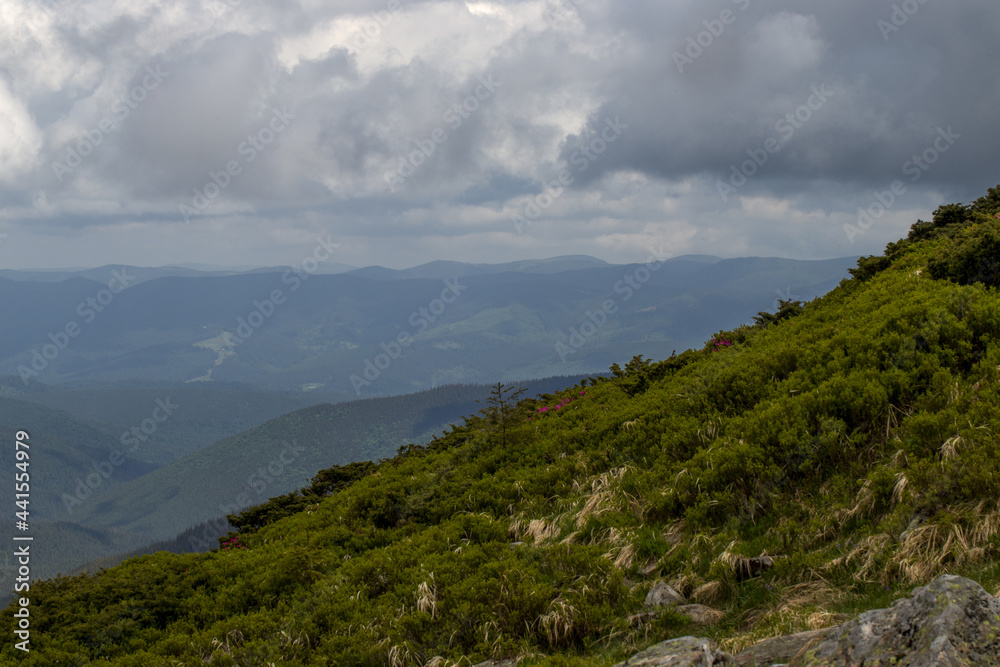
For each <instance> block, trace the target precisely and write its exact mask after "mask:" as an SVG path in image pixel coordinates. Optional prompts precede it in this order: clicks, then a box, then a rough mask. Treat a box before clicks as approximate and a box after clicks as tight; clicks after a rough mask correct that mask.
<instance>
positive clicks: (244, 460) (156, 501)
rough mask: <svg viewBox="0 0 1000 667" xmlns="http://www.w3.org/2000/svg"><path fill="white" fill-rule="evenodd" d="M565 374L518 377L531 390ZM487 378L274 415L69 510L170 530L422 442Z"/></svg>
mask: <svg viewBox="0 0 1000 667" xmlns="http://www.w3.org/2000/svg"><path fill="white" fill-rule="evenodd" d="M568 381H570V380H568V379H563V378H558V379H557V378H551V379H547V380H544V381H534V382H527V383H525V384H524V386H525V387H527V388H528V389H529V393H532V394H534V393H538V392H543V391H551V390H553V389H554V388H555V387H557V386H562V385H563V384H564V383H565V382H568ZM488 394H489V388H488V387H485V386H448V387H440V388H438V389H435V390H429V391H424V392H420V393H417V394H411V395H406V396H394V397H388V398H379V399H366V400H361V401H352V402H349V403H340V404H337V405H329V404H322V405H316V406H313V407H309V408H305V409H302V410H297V411H295V412H292V413H290V414H287V415H282V416H281V417H278V418H275V419H272V420H270V421H268V422H266V423H264V424H262V425H261V426H258V427H256V428H253V429H250V430H248V431H245V432H243V433H240V434H238V435H235V436H232V437H230V438H226V439H224V440H222V441H220V442H217V443H215V444H213V445H211V446H209V447H206V448H203V449H201V450H200V451H198V452H195V453H193V454H191V455H188V456H186V457H184V458H182V459H180V460H178V461H175V462H174V463H171V464H169V465H165V466H163V467H161V468H159V469H157V470H156V471H153V472H152V473H150V474H148V475H146V476H145V477H143V478H142V479H137V480H135V482H134V483H133V484H131V485H128V487H127V488H125V487H122V488H120V489H114V490H111V491H108V492H107V493H102V494H100V495H99V496H95V498H94V499H93V500H92V501H90V502H88V503H87V504H85V506H83V507H81V508H79V509H78V510H77V511H76V512H74V515H73V520H74V521H77V522H79V523H80V524H82V525H85V526H91V527H109V528H115V529H119V530H124V531H128V532H134V533H142V534H144V535H146V536H148V538H149V539H148V541H150V542H152V541H156V540H162V539H166V538H170V537H173V536H174V535H176V534H177V533H179V532H180V531H182V530H184V529H185V528H188V527H189V526H193V525H195V524H197V523H199V522H202V521H205V520H207V519H211V518H214V517H216V516H219V515H222V514H226V513H229V512H233V511H235V508H237V507H246V506H248V505H250V504H257V503H260V502H263V501H264V500H267V499H268V498H270V497H272V496H277V495H280V494H282V493H287V492H288V491H291V490H294V489H297V488H299V487H301V486H302V485H303V484H305V482H306V481H307V480H308V479H309V478H310V477H311V476H312V475H313V474H314V473H315V471H316V470H319V469H320V468H325V467H329V466H330V465H334V464H343V463H349V462H351V461H362V460H374V459H378V458H382V457H386V456H390V455H392V454H393V453H395V451H396V450H397V449H398V448H399V447H402V446H404V445H407V444H410V443H413V442H417V443H420V442H423V441H425V440H428V439H430V437H431V436H432V435H433V434H435V433H440V432H441V431H442V429H444V428H446V427H447V426H448V425H449V424H451V423H453V422H456V421H459V420H460V419H461V417H462V416H463V415H468V414H472V413H474V412H475V411H476V410H478V409H479V408H480V407H481V406H480V404H478V403H477V402H476V401H477V400H482V399H484V398H485V397H486V396H487V395H488Z"/></svg>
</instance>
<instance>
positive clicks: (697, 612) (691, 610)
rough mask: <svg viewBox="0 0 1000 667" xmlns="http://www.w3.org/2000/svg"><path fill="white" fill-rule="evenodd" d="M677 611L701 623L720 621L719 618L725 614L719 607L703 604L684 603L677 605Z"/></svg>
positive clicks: (709, 623)
mask: <svg viewBox="0 0 1000 667" xmlns="http://www.w3.org/2000/svg"><path fill="white" fill-rule="evenodd" d="M677 613H678V614H684V615H685V616H687V617H688V618H690V619H691V620H692V621H694V622H695V623H698V624H699V625H711V624H712V623H718V622H719V620H720V619H721V618H722V617H723V616H725V614H723V613H722V612H721V611H719V610H718V609H712V608H711V607H706V606H705V605H703V604H682V605H681V606H679V607H677Z"/></svg>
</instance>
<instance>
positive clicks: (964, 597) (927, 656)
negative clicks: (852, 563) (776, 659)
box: [791, 574, 1000, 667]
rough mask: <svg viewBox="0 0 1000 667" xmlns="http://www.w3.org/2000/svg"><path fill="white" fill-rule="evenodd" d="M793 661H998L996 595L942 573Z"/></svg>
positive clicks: (915, 665) (920, 666) (795, 665)
mask: <svg viewBox="0 0 1000 667" xmlns="http://www.w3.org/2000/svg"><path fill="white" fill-rule="evenodd" d="M791 665H792V667H799V666H805V665H810V666H811V667H812V666H817V665H820V666H822V665H829V666H833V665H838V666H839V665H843V666H845V667H846V666H850V667H858V666H860V665H865V666H866V667H867V666H872V667H874V666H875V665H886V666H888V665H906V666H907V667H932V666H948V667H962V666H966V665H968V666H973V665H975V666H980V665H982V666H987V665H991V666H992V665H996V666H1000V601H998V600H997V599H996V598H994V597H993V596H992V595H990V594H989V593H987V592H986V591H985V590H983V587H982V586H980V585H979V584H977V583H976V582H974V581H970V580H969V579H965V578H963V577H957V576H954V575H948V574H946V575H942V576H940V577H938V578H937V579H935V580H934V581H933V582H932V583H930V584H929V585H927V586H923V587H921V588H916V589H914V591H913V594H912V596H911V597H910V598H907V599H902V600H897V601H896V602H895V603H894V604H893V606H892V607H891V608H889V609H876V610H872V611H867V612H865V613H863V614H861V615H860V616H859V617H857V618H856V619H854V620H852V621H848V622H847V623H844V624H843V625H841V626H840V627H838V628H836V629H834V630H832V631H830V634H829V635H827V638H826V639H825V640H824V641H823V642H821V643H820V644H818V645H817V646H815V647H813V648H810V649H808V650H806V651H805V653H804V654H800V655H798V656H797V657H796V658H795V659H794V660H793V661H792V662H791Z"/></svg>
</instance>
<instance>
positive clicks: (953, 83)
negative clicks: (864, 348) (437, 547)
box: [0, 0, 1000, 266]
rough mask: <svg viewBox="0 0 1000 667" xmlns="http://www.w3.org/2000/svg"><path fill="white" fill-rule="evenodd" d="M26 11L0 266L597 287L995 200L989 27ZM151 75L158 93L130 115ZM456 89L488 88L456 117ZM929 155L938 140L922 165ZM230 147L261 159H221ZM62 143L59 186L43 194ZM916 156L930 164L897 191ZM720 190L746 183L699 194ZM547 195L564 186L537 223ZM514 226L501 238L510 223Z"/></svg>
mask: <svg viewBox="0 0 1000 667" xmlns="http://www.w3.org/2000/svg"><path fill="white" fill-rule="evenodd" d="M27 6H28V0H20V2H15V3H12V4H11V7H12V12H11V14H10V18H8V19H5V20H7V21H8V23H0V35H7V36H8V37H9V39H0V72H3V76H2V77H0V119H3V120H4V123H3V126H2V129H0V155H2V156H3V157H4V162H3V165H2V167H0V231H3V232H4V233H9V234H11V237H10V238H11V241H9V242H8V243H7V244H6V245H5V246H4V247H3V248H0V252H9V251H7V250H6V248H9V247H10V243H12V242H13V239H14V238H15V237H20V238H22V239H23V241H22V243H23V245H22V251H23V252H22V253H20V254H18V256H17V257H16V258H14V257H13V256H9V255H8V256H0V261H3V262H7V263H10V262H12V261H13V262H15V263H16V262H18V261H20V262H24V263H28V264H33V265H38V266H42V265H53V266H56V265H60V264H63V265H65V264H79V263H80V261H79V259H78V258H77V259H76V260H72V258H73V257H74V256H75V255H74V253H76V252H78V251H79V248H81V247H86V248H89V249H91V250H92V251H93V252H94V253H95V254H94V256H95V261H96V262H98V263H100V262H106V261H129V262H140V261H145V262H146V263H168V262H181V261H199V260H203V259H204V258H203V257H199V256H196V255H197V254H198V253H199V252H201V251H202V248H203V246H205V244H208V245H210V244H213V243H216V244H219V245H218V246H217V247H214V248H213V247H204V252H205V253H211V254H212V255H218V254H219V253H221V252H225V251H226V249H227V248H228V246H227V244H226V242H225V240H224V239H225V234H226V230H229V233H230V234H232V235H239V236H240V239H241V243H240V252H243V253H245V254H244V255H243V256H242V257H241V258H239V260H240V261H239V262H237V263H254V262H257V263H261V264H268V263H274V260H273V259H272V258H271V257H272V253H275V252H277V251H278V249H280V248H283V247H291V246H294V244H296V243H301V239H302V238H306V237H308V235H309V234H313V233H317V232H318V231H321V230H325V231H328V232H333V233H335V234H338V235H339V236H340V237H341V238H343V239H344V242H345V243H350V242H353V243H355V244H356V248H357V249H358V252H359V253H362V254H363V253H374V252H376V249H377V252H378V253H380V255H379V256H378V257H376V256H368V255H365V256H364V257H360V256H359V257H357V258H356V259H355V261H356V262H357V263H381V264H386V265H393V264H397V265H398V264H405V263H410V262H413V263H416V262H418V261H426V260H431V259H435V258H438V257H446V258H456V259H474V260H477V261H484V260H501V259H514V258H519V257H523V256H526V253H531V254H532V255H533V256H541V255H553V254H559V253H560V252H562V251H565V250H566V249H567V248H568V247H569V246H568V245H567V244H568V243H570V241H568V239H572V241H571V244H572V251H573V252H583V253H589V254H594V255H598V256H602V257H606V258H607V259H610V260H613V261H631V260H632V259H634V257H633V255H637V254H641V252H642V251H643V249H644V247H645V246H647V245H648V244H649V243H652V242H654V241H658V240H659V241H662V242H666V243H668V244H670V245H671V247H672V248H674V250H675V252H677V253H683V252H701V253H715V254H722V255H726V254H764V255H786V256H787V255H796V256H801V257H820V256H831V255H846V254H854V253H860V252H867V251H873V250H877V249H878V248H880V247H881V246H882V245H884V243H885V241H886V240H890V239H891V238H894V235H897V236H898V234H899V233H901V232H902V231H905V227H906V225H907V224H909V223H910V222H912V221H913V218H914V216H915V215H924V216H925V217H926V215H928V214H929V211H930V210H933V207H934V206H936V205H937V204H938V203H941V202H942V201H944V200H968V199H971V198H974V197H976V196H979V195H980V194H982V192H983V191H984V190H985V189H986V188H987V187H990V186H992V185H995V184H996V183H995V181H997V180H1000V177H997V176H996V170H995V169H994V168H993V164H994V162H995V159H996V158H995V156H996V155H997V154H998V152H1000V151H998V148H1000V145H998V144H1000V138H998V136H1000V135H997V133H996V132H995V131H994V125H995V118H996V110H997V109H998V108H1000V106H998V103H1000V85H998V84H1000V67H997V64H998V60H997V58H998V53H997V51H998V49H997V48H996V38H995V36H996V35H997V34H998V29H1000V7H997V6H996V5H993V4H984V3H974V2H971V1H967V0H961V1H959V2H955V3H949V4H944V3H933V2H930V3H925V4H920V3H918V2H916V0H907V1H905V2H904V1H898V2H895V3H891V2H885V3H871V2H869V1H863V0H846V1H844V2H838V3H830V2H826V3H822V2H819V0H807V1H801V2H795V3H792V2H788V1H787V0H785V1H784V2H782V1H778V0H715V1H713V2H708V3H703V2H694V0H690V1H685V2H670V3H664V2H659V1H653V0H634V1H632V2H627V3H622V2H617V3H616V2H612V1H611V0H517V1H515V0H505V1H500V2H493V3H490V2H468V3H463V2H452V1H441V2H429V1H423V2H417V1H415V0H399V2H395V0H341V1H339V2H330V3H313V2H295V1H293V0H283V1H282V2H278V3H270V4H266V5H260V4H252V3H247V2H235V1H233V2H229V3H227V2H223V1H222V0H211V1H208V0H206V1H204V2H196V1H190V2H185V3H176V4H172V5H169V6H168V5H163V4H162V3H152V2H148V3H142V2H138V3H134V4H130V5H127V6H125V5H122V6H121V8H120V9H115V10H109V9H107V8H106V6H104V5H97V4H95V3H90V2H87V1H86V0H80V2H77V3H73V4H72V5H65V6H63V7H62V9H61V10H60V12H58V13H57V14H55V15H53V16H51V17H49V18H48V19H47V22H41V23H39V24H38V25H37V26H34V27H31V29H30V30H25V29H24V20H23V18H18V17H19V16H22V14H19V12H21V11H23V10H24V8H25V7H27ZM894 7H899V8H905V9H906V10H909V12H910V13H909V14H907V13H906V12H903V13H900V11H903V10H902V9H900V10H898V11H897V10H894ZM914 10H915V11H914ZM894 12H895V14H894ZM904 19H905V20H904ZM18 21H20V23H18ZM897 24H898V25H897ZM150 68H154V69H156V68H159V69H157V71H161V70H162V71H164V72H168V73H169V74H168V75H166V76H164V77H163V79H162V81H159V82H158V83H157V85H156V86H155V87H153V88H150V87H149V86H148V82H149V81H150V79H149V72H150ZM483 78H486V79H487V80H490V81H496V82H498V83H499V86H497V87H494V88H492V89H491V90H490V92H489V94H488V95H485V96H484V95H482V94H480V96H479V98H476V91H477V90H479V91H480V93H481V92H482V90H483V89H482V88H481V86H482V80H483ZM144 82H146V84H144ZM144 85H145V86H146V90H145V92H143V93H141V96H142V97H143V99H142V100H141V101H136V100H134V99H131V98H129V97H128V96H129V95H131V91H135V90H138V89H141V88H143V86H144ZM123 96H125V98H126V100H127V101H129V102H132V103H133V104H131V105H130V106H129V111H128V113H127V114H122V112H121V110H122V109H123V107H121V104H120V103H121V100H122V98H123ZM469 100H471V101H469ZM463 103H465V104H466V108H463V107H462V105H463ZM456 105H458V106H456ZM275 113H279V114H282V116H283V117H284V118H285V119H286V120H285V121H283V123H284V126H283V127H282V128H281V130H280V132H271V134H270V135H269V134H268V132H269V131H270V130H268V127H269V124H270V123H271V122H272V120H273V118H274V116H275ZM109 118H110V119H111V120H113V121H114V127H113V129H112V130H110V131H101V132H99V134H94V133H95V132H97V131H98V130H99V128H100V127H101V122H102V121H103V120H105V119H109ZM609 127H614V128H618V130H617V131H616V132H614V133H613V135H614V141H605V140H604V139H603V138H602V136H603V137H605V138H607V137H610V136H611V135H609V134H608V128H609ZM261 132H263V133H264V134H263V135H261V134H260V133H261ZM942 132H944V134H945V135H947V136H950V137H952V138H953V139H954V140H953V141H952V142H951V143H949V144H948V150H947V152H944V153H937V154H935V152H934V151H935V150H936V149H935V148H934V147H935V142H937V145H938V147H939V148H940V147H941V146H942V143H941V139H940V137H941V136H942ZM88 133H90V134H89V135H88ZM271 135H273V136H271ZM87 136H91V137H94V141H93V142H92V143H94V144H95V145H92V146H90V147H89V149H88V147H87V146H86V144H87V143H88V142H87V139H86V137H87ZM258 136H259V137H262V138H270V139H271V141H269V142H267V144H266V147H262V148H261V149H260V150H256V149H255V150H254V151H249V150H243V149H246V147H247V143H246V142H248V141H250V142H251V144H252V140H253V138H254V137H258ZM435 137H437V140H435ZM98 138H99V139H100V142H99V143H98V142H97V141H96V140H97V139H98ZM81 145H82V146H83V148H82V149H81V150H87V152H88V154H87V155H85V156H81V157H80V159H79V164H78V166H74V167H72V168H71V169H69V170H68V171H66V170H64V171H62V172H60V170H59V169H57V168H55V167H54V163H56V162H65V161H67V159H70V158H69V157H68V155H69V152H71V151H73V150H75V149H76V147H78V146H81ZM768 147H770V148H771V149H772V150H771V151H768V150H767V148H768ZM925 151H928V152H927V154H926V156H924V152H925ZM251 153H253V155H254V157H253V159H252V160H251V159H249V156H250V154H251ZM765 153H766V157H767V160H766V162H765V163H764V164H762V165H757V166H756V167H754V165H753V164H750V168H747V169H744V165H745V164H746V163H747V161H748V160H753V159H754V156H758V162H759V161H762V160H761V159H760V158H761V156H763V155H764V154H765ZM915 156H916V157H918V158H920V159H923V157H934V158H936V160H935V161H934V163H933V164H927V165H925V166H926V167H927V168H926V170H920V171H919V178H918V179H916V180H912V181H911V180H909V179H910V178H911V175H912V174H914V172H913V163H912V162H911V161H912V160H913V158H914V157H915ZM234 162H235V163H236V164H237V165H238V167H239V173H238V174H234V175H232V176H231V177H230V178H228V179H227V178H226V177H225V176H221V177H218V178H221V180H224V181H226V184H225V186H224V187H222V188H220V192H219V194H218V196H217V197H214V198H212V201H211V202H210V205H209V206H206V207H205V208H204V210H200V211H199V212H198V214H197V216H196V218H197V222H198V224H199V225H200V226H199V227H197V229H199V230H209V229H211V230H212V232H211V234H209V233H207V231H206V232H204V233H203V234H202V235H201V236H200V237H198V238H197V243H192V242H191V241H190V240H188V241H187V242H185V241H184V234H191V233H192V231H191V230H192V226H191V224H187V225H185V224H184V219H183V217H182V215H181V213H180V212H179V205H180V204H185V203H186V204H191V202H192V201H193V200H194V199H195V198H196V197H197V195H198V193H199V192H204V191H205V188H206V187H209V188H211V186H210V185H209V184H210V183H211V182H212V179H213V174H215V175H218V174H221V173H222V172H224V171H225V169H226V166H227V163H234ZM908 163H909V165H908ZM734 167H736V169H737V171H740V170H742V171H743V172H744V173H746V172H748V171H752V172H753V174H752V175H751V176H750V177H749V178H747V179H746V182H745V184H741V185H739V186H734V189H733V190H732V191H730V192H729V193H728V196H727V195H726V193H725V192H723V193H721V194H720V191H719V187H718V184H719V183H720V182H722V183H727V184H730V185H732V184H733V183H734V182H735V181H733V180H732V179H733V173H734V172H733V168H734ZM560 172H563V173H568V174H570V176H571V180H572V183H571V184H570V185H569V186H568V187H566V188H564V189H561V190H560V192H559V193H558V194H556V196H554V197H550V199H545V197H546V194H545V190H546V187H547V186H549V188H550V189H549V192H550V194H551V193H552V192H554V191H553V190H551V184H552V183H554V182H556V181H557V179H558V177H559V174H560ZM895 179H906V180H907V184H908V191H907V195H906V196H905V197H901V198H900V201H899V202H898V204H897V205H896V206H895V207H894V208H893V209H892V210H891V211H890V212H889V214H887V215H886V217H885V218H884V219H883V220H882V221H880V223H879V225H878V226H877V227H875V228H873V229H872V230H870V231H869V232H867V233H866V234H865V235H864V237H863V238H862V239H861V240H860V241H855V242H854V243H850V242H849V241H848V238H847V237H846V236H845V234H844V232H843V230H842V228H843V225H844V224H849V223H850V222H851V220H852V218H853V217H856V210H857V208H858V207H859V206H863V205H865V204H866V203H867V202H868V201H869V200H870V199H871V197H872V194H873V192H874V191H876V190H878V189H880V188H884V187H886V186H887V185H888V184H890V183H891V182H892V181H893V180H895ZM739 180H740V179H739V178H738V177H736V181H739ZM539 196H542V199H541V200H539V199H538V197H539ZM538 201H542V202H543V203H545V202H548V203H546V205H545V206H544V207H543V208H544V210H542V211H541V215H540V216H539V217H538V219H537V220H534V221H533V223H532V224H531V226H530V229H528V232H527V235H521V236H518V235H517V234H515V233H514V232H513V230H514V225H513V224H512V222H511V219H512V216H515V215H517V214H519V213H521V212H523V211H524V210H525V207H526V206H528V205H529V204H531V203H532V202H538ZM42 229H49V230H57V229H62V230H63V231H62V232H60V234H59V235H58V236H56V237H45V236H41V235H40V234H41V233H42V232H41V231H40V230H42ZM140 238H142V239H149V238H158V239H160V242H159V243H158V244H156V247H157V248H159V249H158V250H149V249H148V248H146V247H145V246H143V247H141V248H140V246H139V243H138V241H133V239H140ZM395 238H400V239H402V238H406V239H409V240H408V241H405V242H402V243H400V244H396V243H395V242H394V240H393V239H395ZM53 239H56V241H55V242H54V243H53ZM62 239H70V241H65V242H64V241H63V240H62ZM447 239H451V242H452V243H453V244H454V245H453V246H451V247H453V248H454V249H455V250H454V252H455V253H457V254H458V255H460V256H456V255H450V254H449V250H448V248H449V245H448V243H446V242H445V240H447ZM44 244H50V245H48V246H46V247H45V249H44V250H43V249H42V246H43V245H44ZM133 244H134V245H133ZM133 248H134V249H135V251H136V252H137V253H139V254H138V255H137V256H136V257H135V258H131V257H126V256H122V255H121V253H126V254H127V253H128V252H129V250H130V249H133ZM183 248H197V250H181V249H183ZM419 253H437V254H435V255H433V256H431V255H428V256H425V257H424V256H418V255H419ZM112 255H113V256H112ZM471 255H477V256H471ZM142 258H145V259H142ZM71 260H72V261H71Z"/></svg>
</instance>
